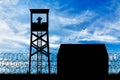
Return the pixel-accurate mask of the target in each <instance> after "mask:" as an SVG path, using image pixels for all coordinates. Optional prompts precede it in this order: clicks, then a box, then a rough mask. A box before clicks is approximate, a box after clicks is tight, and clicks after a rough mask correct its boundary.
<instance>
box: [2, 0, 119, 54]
mask: <svg viewBox="0 0 120 80" xmlns="http://www.w3.org/2000/svg"><path fill="white" fill-rule="evenodd" d="M30 9H50V11H49V24H50V25H49V34H50V35H49V36H50V38H49V39H50V49H51V50H50V52H51V53H56V51H57V50H58V48H59V46H60V44H68V43H69V44H105V45H106V48H107V51H108V53H119V52H120V35H119V34H120V1H119V0H0V52H17V53H19V52H29V45H30Z"/></svg>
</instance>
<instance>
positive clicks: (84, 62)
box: [57, 44, 108, 80]
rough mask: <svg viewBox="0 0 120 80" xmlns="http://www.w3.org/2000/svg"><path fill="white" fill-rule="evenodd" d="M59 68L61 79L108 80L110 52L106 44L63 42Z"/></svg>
mask: <svg viewBox="0 0 120 80" xmlns="http://www.w3.org/2000/svg"><path fill="white" fill-rule="evenodd" d="M57 70H58V72H57V73H58V76H59V78H58V79H59V80H68V79H69V78H70V79H76V80H80V79H84V80H87V79H90V80H107V78H108V54H107V50H106V48H105V45H104V44H61V46H60V49H59V52H58V56H57ZM67 75H69V76H67Z"/></svg>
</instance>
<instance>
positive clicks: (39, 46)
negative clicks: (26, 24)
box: [29, 9, 50, 74]
mask: <svg viewBox="0 0 120 80" xmlns="http://www.w3.org/2000/svg"><path fill="white" fill-rule="evenodd" d="M30 12H31V14H30V15H31V39H30V57H29V73H31V72H32V70H33V72H35V73H37V74H42V73H50V53H49V32H48V26H49V17H48V13H49V9H30ZM35 14H44V15H45V16H46V22H42V17H40V16H38V18H37V22H34V21H33V20H34V15H35ZM43 58H44V59H43ZM44 60H47V63H45V62H46V61H44ZM32 67H34V68H32Z"/></svg>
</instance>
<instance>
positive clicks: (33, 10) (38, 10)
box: [30, 9, 49, 13]
mask: <svg viewBox="0 0 120 80" xmlns="http://www.w3.org/2000/svg"><path fill="white" fill-rule="evenodd" d="M30 12H31V13H48V12H49V9H30Z"/></svg>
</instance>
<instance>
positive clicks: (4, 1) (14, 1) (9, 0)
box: [0, 0, 18, 5]
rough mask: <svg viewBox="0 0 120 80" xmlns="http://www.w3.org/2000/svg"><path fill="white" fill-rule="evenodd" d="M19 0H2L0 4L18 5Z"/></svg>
mask: <svg viewBox="0 0 120 80" xmlns="http://www.w3.org/2000/svg"><path fill="white" fill-rule="evenodd" d="M17 3H18V0H0V5H16V4H17Z"/></svg>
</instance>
